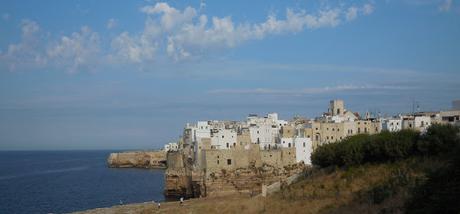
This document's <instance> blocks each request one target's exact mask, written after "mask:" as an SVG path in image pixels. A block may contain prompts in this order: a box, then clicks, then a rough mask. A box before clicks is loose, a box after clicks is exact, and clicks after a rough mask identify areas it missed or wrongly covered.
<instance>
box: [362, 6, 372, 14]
mask: <svg viewBox="0 0 460 214" xmlns="http://www.w3.org/2000/svg"><path fill="white" fill-rule="evenodd" d="M363 12H364V15H370V14H372V13H373V12H374V6H373V5H372V4H365V5H364V6H363Z"/></svg>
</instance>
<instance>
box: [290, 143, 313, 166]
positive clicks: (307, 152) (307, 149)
mask: <svg viewBox="0 0 460 214" xmlns="http://www.w3.org/2000/svg"><path fill="white" fill-rule="evenodd" d="M294 145H295V158H296V161H297V163H300V162H302V161H303V163H304V164H307V165H311V160H310V157H311V153H312V152H313V143H312V141H311V139H310V138H306V137H296V138H294Z"/></svg>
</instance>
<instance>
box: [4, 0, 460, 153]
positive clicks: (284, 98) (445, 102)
mask: <svg viewBox="0 0 460 214" xmlns="http://www.w3.org/2000/svg"><path fill="white" fill-rule="evenodd" d="M459 38H460V2H459V1H457V0H381V1H377V0H359V1H358V0H357V1H343V0H335V1H334V0H291V1H289V0H283V1H281V0H273V1H268V0H251V1H246V0H232V1H209V0H208V1H204V0H201V1H200V0H193V1H192V0H183V1H178V0H174V1H173V0H172V1H141V0H138V1H122V0H99V1H92V0H78V1H77V0H68V1H61V0H42V1H31V0H29V1H25V0H14V1H13V0H4V1H0V150H73V149H78V150H80V149H82V150H86V149H153V148H161V147H162V145H163V144H165V143H168V142H170V141H174V140H177V138H178V137H179V136H180V135H181V134H182V130H183V127H184V125H185V124H186V123H193V122H195V121H197V120H213V119H217V120H244V119H245V118H246V116H247V115H248V114H250V113H256V114H259V115H264V114H266V113H269V112H278V113H279V115H280V117H281V118H282V119H290V118H292V117H293V116H297V115H298V116H304V117H308V118H313V117H315V116H319V115H321V113H322V112H325V111H327V107H328V102H329V100H331V99H343V100H344V101H345V105H346V108H347V109H350V110H352V111H355V112H360V113H364V112H366V111H370V112H380V113H381V115H383V116H384V115H387V116H391V115H395V114H398V113H400V112H410V111H412V106H413V103H414V102H416V103H417V104H418V106H419V110H421V111H432V110H446V109H449V108H451V102H452V100H455V99H460V93H459V92H460V82H459V79H460V78H459V74H460V70H459V68H460V41H459Z"/></svg>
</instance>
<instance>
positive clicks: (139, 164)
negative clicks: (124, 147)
mask: <svg viewBox="0 0 460 214" xmlns="http://www.w3.org/2000/svg"><path fill="white" fill-rule="evenodd" d="M107 164H108V166H109V167H114V168H153V169H156V168H158V169H164V168H166V152H164V151H135V152H120V153H111V154H110V156H109V157H108V159H107Z"/></svg>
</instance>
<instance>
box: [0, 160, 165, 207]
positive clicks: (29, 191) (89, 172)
mask: <svg viewBox="0 0 460 214" xmlns="http://www.w3.org/2000/svg"><path fill="white" fill-rule="evenodd" d="M109 153H110V151H49V152H42V151H40V152H35V151H34V152H0V213H50V212H53V213H64V212H72V211H79V210H85V209H91V208H97V207H108V206H113V205H116V204H119V203H120V200H121V201H123V203H135V202H145V201H151V200H164V196H163V185H164V177H163V175H164V171H163V170H146V169H112V168H108V167H107V165H106V159H107V157H108V155H109Z"/></svg>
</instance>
